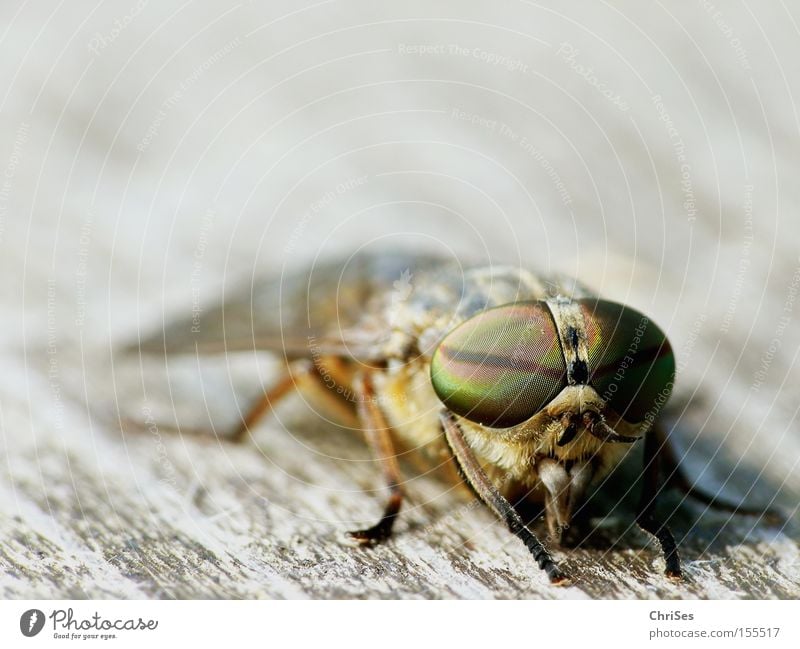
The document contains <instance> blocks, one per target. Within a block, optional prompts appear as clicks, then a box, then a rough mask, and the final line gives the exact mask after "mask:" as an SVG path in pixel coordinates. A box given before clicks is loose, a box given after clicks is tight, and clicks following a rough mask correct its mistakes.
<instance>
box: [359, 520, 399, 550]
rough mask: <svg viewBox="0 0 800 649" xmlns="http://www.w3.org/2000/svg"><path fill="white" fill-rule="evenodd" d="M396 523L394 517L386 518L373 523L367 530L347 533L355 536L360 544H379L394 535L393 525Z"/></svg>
mask: <svg viewBox="0 0 800 649" xmlns="http://www.w3.org/2000/svg"><path fill="white" fill-rule="evenodd" d="M393 524H394V517H392V518H384V519H382V520H381V521H380V522H379V523H378V524H377V525H373V526H372V527H370V528H367V529H365V530H355V531H354V532H348V533H347V534H348V535H349V536H350V537H352V538H354V539H355V540H356V541H358V543H359V544H360V545H367V546H372V545H377V544H378V543H383V542H384V541H385V540H386V539H388V538H389V537H390V536H391V535H392V525H393Z"/></svg>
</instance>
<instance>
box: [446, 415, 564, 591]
mask: <svg viewBox="0 0 800 649" xmlns="http://www.w3.org/2000/svg"><path fill="white" fill-rule="evenodd" d="M440 419H441V422H442V427H443V428H444V433H445V438H446V439H447V444H448V445H449V446H450V450H451V451H452V453H453V456H454V457H455V460H456V464H457V465H458V468H459V470H460V471H461V474H462V475H463V477H464V479H465V480H466V482H467V483H468V484H469V485H470V487H472V489H473V490H474V491H475V493H476V494H477V496H478V497H479V498H480V499H481V500H482V501H483V502H484V503H485V504H486V505H488V507H489V509H491V510H492V511H493V512H494V513H495V514H496V515H497V516H498V517H499V518H500V519H501V520H503V522H505V524H506V525H507V526H508V529H509V530H510V531H511V532H512V533H513V534H514V535H515V536H516V537H517V538H518V539H520V540H521V541H522V542H523V543H524V544H525V546H526V547H527V548H528V550H529V551H530V553H531V554H532V555H533V558H534V559H535V560H536V563H538V564H539V567H540V568H541V569H542V570H544V571H545V572H546V573H547V576H548V577H549V578H550V582H551V583H553V584H555V585H558V586H565V585H568V584H569V583H570V582H569V579H568V578H567V577H565V576H564V575H563V574H562V573H561V571H560V570H559V569H558V566H557V565H556V564H555V563H554V562H553V559H552V557H551V556H550V554H549V553H548V552H547V550H546V549H545V547H544V546H543V545H542V544H541V542H540V541H539V539H537V538H536V536H535V535H534V534H533V532H531V531H530V530H529V529H528V528H527V527H526V526H525V523H523V522H522V518H520V515H519V514H518V513H517V511H516V510H515V509H514V507H513V506H512V504H511V503H510V502H508V500H506V499H505V498H504V497H503V495H502V494H501V493H500V492H499V491H498V489H497V487H495V486H494V485H493V484H492V482H491V480H489V477H488V476H487V475H486V472H485V471H484V470H483V468H481V465H480V464H479V463H478V460H477V458H476V457H475V454H474V453H473V452H472V449H471V448H470V447H469V444H467V440H466V439H464V433H463V432H462V431H461V428H460V427H459V425H458V422H456V420H455V417H454V416H453V414H452V413H450V412H448V411H445V412H443V413H442V414H441V416H440Z"/></svg>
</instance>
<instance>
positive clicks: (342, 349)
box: [133, 254, 732, 584]
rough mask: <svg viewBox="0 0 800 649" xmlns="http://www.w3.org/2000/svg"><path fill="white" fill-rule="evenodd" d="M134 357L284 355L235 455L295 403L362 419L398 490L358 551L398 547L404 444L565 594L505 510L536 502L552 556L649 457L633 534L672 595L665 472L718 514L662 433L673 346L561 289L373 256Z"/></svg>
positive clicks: (552, 568)
mask: <svg viewBox="0 0 800 649" xmlns="http://www.w3.org/2000/svg"><path fill="white" fill-rule="evenodd" d="M133 348H134V349H135V350H138V351H139V352H141V353H159V354H163V353H166V354H196V353H199V354H206V353H236V352H248V351H249V352H253V351H270V352H273V353H274V354H277V355H279V356H281V357H282V358H283V360H284V362H285V368H286V370H285V373H284V375H283V377H282V378H281V379H279V380H278V381H277V382H276V383H275V384H274V385H273V386H272V387H271V388H270V389H269V390H267V391H266V393H265V394H264V395H263V397H261V398H260V399H258V401H257V402H256V403H255V404H254V405H253V406H252V408H251V410H250V411H249V412H248V413H246V416H244V418H243V420H242V422H241V424H240V426H239V427H238V428H237V430H236V431H234V432H233V434H232V436H231V437H232V439H235V440H242V439H245V438H247V436H248V434H249V431H251V430H252V428H253V427H254V426H255V425H256V423H257V422H258V421H259V420H260V419H261V418H262V417H264V416H265V415H266V414H267V413H268V412H269V411H270V410H271V409H272V408H273V407H274V406H275V404H276V403H277V402H278V401H279V400H280V399H281V398H282V397H283V396H285V395H286V394H288V393H289V392H290V391H291V390H293V389H302V390H306V391H309V392H312V393H314V394H316V395H317V396H319V397H320V398H323V399H325V400H326V402H327V403H328V404H329V405H330V407H331V408H333V409H338V411H340V412H341V413H342V416H343V417H346V416H348V415H349V416H352V415H353V414H355V415H356V416H357V419H358V421H359V424H360V427H361V428H362V429H363V431H364V433H365V436H366V439H367V441H368V442H369V445H370V446H371V447H372V449H373V451H374V453H375V456H376V458H377V460H378V462H379V463H380V465H381V467H382V471H383V474H384V477H385V480H386V484H387V487H388V491H389V497H388V500H387V502H386V503H385V507H384V510H383V515H382V517H381V518H380V520H378V521H377V522H376V524H375V525H373V526H372V527H369V528H367V529H363V530H357V531H354V532H351V533H350V534H351V535H352V537H353V538H355V539H356V540H357V541H359V542H360V543H363V544H373V543H378V542H380V541H383V540H385V539H387V538H388V537H389V536H390V534H391V532H392V527H393V524H394V522H395V520H396V519H397V517H398V515H399V513H400V510H401V505H402V502H403V487H402V478H401V469H400V465H399V463H398V461H397V452H396V447H397V446H398V445H400V446H402V447H403V448H413V449H416V450H418V451H420V452H422V453H424V454H427V455H428V456H429V457H433V458H442V457H444V458H447V461H449V462H452V463H454V464H455V466H456V468H457V469H458V472H459V473H460V475H461V477H462V478H463V480H464V481H465V482H466V483H467V484H468V485H469V486H470V487H471V488H472V490H473V491H474V493H475V494H476V495H477V497H478V498H480V500H482V501H483V502H484V503H485V504H486V505H487V506H488V508H489V509H490V510H492V511H493V512H494V513H495V514H496V515H497V516H498V518H499V519H500V520H501V521H502V522H503V523H505V525H506V526H507V527H508V529H509V530H510V531H511V532H512V533H513V534H514V535H516V536H517V537H518V538H519V539H520V540H521V541H522V542H523V543H524V544H525V545H526V547H527V548H528V550H529V551H530V553H531V554H532V555H533V558H534V560H535V561H536V563H537V564H538V566H539V567H540V568H541V569H542V570H543V571H544V572H545V573H546V574H547V576H548V578H549V579H550V581H551V582H552V583H554V584H566V583H569V580H568V577H567V574H566V573H565V572H564V571H562V569H561V568H560V567H559V566H558V565H557V564H556V563H555V561H554V560H553V558H552V557H551V555H550V553H549V551H548V550H547V549H546V547H545V545H544V544H543V543H542V542H541V541H540V540H539V539H538V538H537V536H536V535H535V534H534V533H533V532H532V531H531V529H530V528H529V527H528V526H527V525H526V524H525V522H524V521H523V518H522V517H521V516H520V514H519V513H518V511H517V509H516V508H515V506H514V505H512V494H516V493H520V492H521V491H522V492H525V493H527V494H529V495H530V496H531V497H532V498H533V499H535V500H538V501H540V502H542V503H543V505H544V513H545V518H546V523H547V527H548V530H549V538H550V539H551V540H552V542H553V543H556V544H558V543H559V541H560V540H561V539H562V535H563V533H564V531H565V530H566V529H567V528H568V527H569V525H570V523H571V522H572V518H573V515H574V513H575V511H576V508H577V507H579V506H580V504H581V502H582V501H583V499H584V498H585V496H586V494H587V491H588V490H589V488H590V487H591V486H592V485H594V484H596V483H597V482H598V481H600V480H601V479H602V478H603V477H604V476H606V475H607V474H608V473H609V472H610V471H611V470H612V469H613V468H614V467H615V466H617V464H619V463H620V461H621V460H622V459H623V457H624V456H625V455H626V453H627V452H628V451H629V449H630V448H632V447H633V446H634V445H636V444H641V445H643V447H644V453H643V461H644V465H643V469H642V472H643V480H642V484H643V490H642V494H641V500H640V505H639V507H638V513H637V515H636V522H637V523H638V525H639V526H640V527H641V528H642V529H644V530H645V531H646V532H648V533H650V534H652V535H653V536H654V537H655V538H656V539H658V541H659V543H660V546H661V550H662V552H663V555H664V560H665V563H666V569H665V574H666V575H667V577H668V578H670V579H676V580H677V579H680V578H681V565H680V559H679V556H678V551H677V548H676V543H675V540H674V538H673V536H672V534H671V533H670V531H669V529H668V527H667V526H666V525H665V523H664V522H663V521H662V520H660V519H659V518H658V517H657V515H656V509H655V505H656V501H657V497H658V495H659V493H660V491H661V489H662V487H663V485H662V483H661V479H660V471H661V468H662V465H666V466H668V467H669V468H670V470H671V471H672V472H673V474H674V475H676V476H678V478H677V481H678V483H679V486H682V487H683V488H684V490H685V491H686V492H689V493H691V495H693V496H696V497H698V498H700V499H701V500H703V501H705V502H711V501H712V500H713V499H712V498H711V497H709V496H707V495H705V494H703V493H702V492H699V491H697V490H695V489H694V488H693V486H692V485H690V484H689V482H688V480H686V479H685V478H684V477H683V474H681V473H680V472H676V471H677V465H676V463H675V462H674V459H670V457H669V450H668V447H667V445H666V444H665V439H664V436H663V433H662V434H659V427H658V421H657V420H658V415H659V412H660V411H661V409H662V407H663V406H664V404H665V403H666V402H667V400H668V398H669V396H670V393H671V390H672V386H673V381H674V376H675V359H674V354H673V351H672V348H671V347H670V343H669V341H668V340H667V337H666V335H665V333H664V332H663V331H662V330H661V329H660V328H659V327H658V326H657V325H656V324H655V323H653V322H652V321H651V320H650V319H649V318H648V317H646V316H645V315H643V314H642V313H640V312H639V311H637V310H635V309H633V308H631V307H629V306H625V305H622V304H618V303H615V302H611V301H607V300H603V299H600V298H598V297H596V296H594V295H592V294H591V292H590V291H588V290H587V289H585V288H584V287H582V286H581V285H579V284H577V283H576V282H574V281H570V280H568V279H566V278H564V277H560V276H554V277H541V276H539V275H536V274H534V273H532V272H530V271H528V270H524V269H519V268H516V267H511V266H474V267H462V266H460V265H459V264H458V263H456V262H452V261H443V260H441V259H438V258H434V257H421V256H413V255H406V254H385V255H362V256H356V257H353V258H351V259H350V260H348V261H346V262H342V263H333V264H328V265H323V266H317V267H315V268H312V269H310V270H309V271H308V272H306V273H299V274H297V275H292V276H287V277H283V278H281V279H276V280H269V281H261V282H256V283H254V284H252V285H251V286H249V287H247V290H245V291H243V292H239V293H236V294H233V295H232V296H230V297H229V298H227V299H226V300H225V301H224V303H223V304H222V305H220V306H218V307H216V308H213V309H210V310H207V311H204V312H202V313H200V314H197V313H196V314H194V316H193V317H191V318H187V319H185V320H181V321H178V322H175V323H173V324H170V325H168V326H166V327H165V328H164V329H163V330H162V331H159V332H157V333H156V334H154V335H153V336H151V337H149V338H147V339H145V340H142V341H139V342H137V343H136V344H135V345H134V346H133ZM723 507H726V508H732V507H730V506H727V505H723Z"/></svg>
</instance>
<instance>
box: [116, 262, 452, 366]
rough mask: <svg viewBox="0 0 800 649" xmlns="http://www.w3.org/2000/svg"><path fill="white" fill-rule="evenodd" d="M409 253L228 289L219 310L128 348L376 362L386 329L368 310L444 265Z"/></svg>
mask: <svg viewBox="0 0 800 649" xmlns="http://www.w3.org/2000/svg"><path fill="white" fill-rule="evenodd" d="M441 263H442V262H441V260H440V259H438V258H434V257H421V256H419V255H412V254H404V253H389V254H384V255H360V256H355V257H352V258H350V259H348V260H343V261H342V260H340V261H336V262H327V263H321V264H317V265H314V266H312V267H311V268H309V269H308V270H306V271H301V272H295V273H291V274H286V275H284V276H283V277H280V276H278V277H269V278H263V279H256V280H255V281H252V282H250V283H249V284H246V285H243V286H241V287H237V288H236V289H234V290H232V291H231V290H228V291H226V292H225V293H224V294H223V295H222V299H221V301H220V302H219V303H218V304H216V305H211V306H208V307H202V308H201V309H200V311H199V312H198V313H192V307H191V305H187V308H186V311H187V314H186V316H184V317H182V318H177V319H175V320H172V321H170V322H167V323H165V325H164V326H163V328H160V329H157V330H156V331H152V332H151V333H149V334H148V335H147V336H146V337H144V338H142V339H141V340H136V341H133V342H131V343H129V344H128V345H126V346H125V350H126V351H128V352H140V353H142V354H148V355H176V354H195V353H199V354H216V353H231V352H246V351H272V352H275V353H278V354H282V355H285V356H286V357H287V358H299V357H308V356H310V355H312V354H313V353H320V354H330V355H340V356H348V357H353V358H362V359H373V358H376V357H378V356H380V345H381V341H382V340H384V339H385V337H386V336H388V334H389V331H388V329H389V328H388V326H382V324H387V325H388V323H385V322H384V321H383V320H382V318H381V314H380V313H374V312H372V313H370V312H369V310H370V309H371V308H372V309H373V310H374V309H375V308H377V306H376V305H378V304H379V303H381V302H382V300H381V299H380V298H381V296H383V295H386V294H388V293H389V292H391V291H392V290H393V287H394V286H396V282H397V281H398V280H400V279H401V278H402V277H404V273H405V274H406V275H407V274H408V273H409V272H411V273H414V272H417V271H424V270H427V269H430V268H432V267H436V266H437V265H439V264H441Z"/></svg>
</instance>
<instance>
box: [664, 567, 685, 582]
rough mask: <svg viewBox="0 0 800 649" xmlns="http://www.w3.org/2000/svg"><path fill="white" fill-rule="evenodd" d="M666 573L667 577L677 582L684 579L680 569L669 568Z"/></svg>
mask: <svg viewBox="0 0 800 649" xmlns="http://www.w3.org/2000/svg"><path fill="white" fill-rule="evenodd" d="M664 574H665V575H666V576H667V579H669V580H670V581H672V582H674V583H676V584H678V583H680V582H682V581H683V573H682V572H681V571H680V570H678V571H677V572H676V571H675V570H669V569H667V570H665V571H664Z"/></svg>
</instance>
